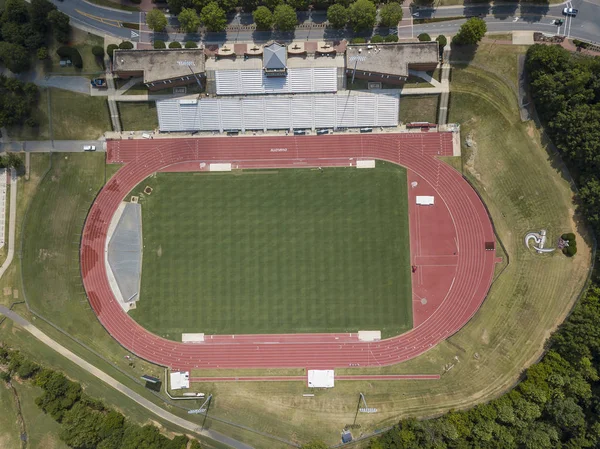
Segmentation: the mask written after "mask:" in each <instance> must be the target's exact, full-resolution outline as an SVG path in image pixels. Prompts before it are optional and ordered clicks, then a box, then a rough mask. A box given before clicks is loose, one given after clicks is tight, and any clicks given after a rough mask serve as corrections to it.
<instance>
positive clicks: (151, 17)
mask: <svg viewBox="0 0 600 449" xmlns="http://www.w3.org/2000/svg"><path fill="white" fill-rule="evenodd" d="M167 23H168V22H167V18H166V16H165V15H164V14H163V12H162V11H161V10H160V9H153V10H152V11H150V12H148V13H146V25H148V28H150V29H151V30H152V31H162V30H164V29H165V28H166V27H167Z"/></svg>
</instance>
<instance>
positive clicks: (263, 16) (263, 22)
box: [252, 6, 273, 30]
mask: <svg viewBox="0 0 600 449" xmlns="http://www.w3.org/2000/svg"><path fill="white" fill-rule="evenodd" d="M252 18H253V19H254V23H255V24H256V28H258V29H259V30H270V29H271V28H272V27H273V13H272V12H271V10H270V9H269V8H267V7H266V6H259V7H258V8H256V11H254V12H253V13H252Z"/></svg>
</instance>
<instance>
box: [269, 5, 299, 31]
mask: <svg viewBox="0 0 600 449" xmlns="http://www.w3.org/2000/svg"><path fill="white" fill-rule="evenodd" d="M273 22H274V23H275V26H276V27H277V29H278V30H280V31H293V30H294V28H296V24H297V23H298V17H297V16H296V11H295V10H294V8H292V7H291V6H290V5H279V6H277V8H275V11H273Z"/></svg>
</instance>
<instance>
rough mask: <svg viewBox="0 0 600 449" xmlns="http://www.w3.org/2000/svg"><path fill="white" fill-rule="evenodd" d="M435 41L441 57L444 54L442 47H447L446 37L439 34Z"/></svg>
mask: <svg viewBox="0 0 600 449" xmlns="http://www.w3.org/2000/svg"><path fill="white" fill-rule="evenodd" d="M435 40H436V41H437V42H438V47H439V49H440V56H441V55H443V54H444V47H445V46H446V45H448V39H446V36H444V35H443V34H440V35H439V36H438V37H436V38H435Z"/></svg>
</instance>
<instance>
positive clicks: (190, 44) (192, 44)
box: [185, 41, 198, 48]
mask: <svg viewBox="0 0 600 449" xmlns="http://www.w3.org/2000/svg"><path fill="white" fill-rule="evenodd" d="M185 48H198V44H197V43H196V42H194V41H187V42H186V43H185Z"/></svg>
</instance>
